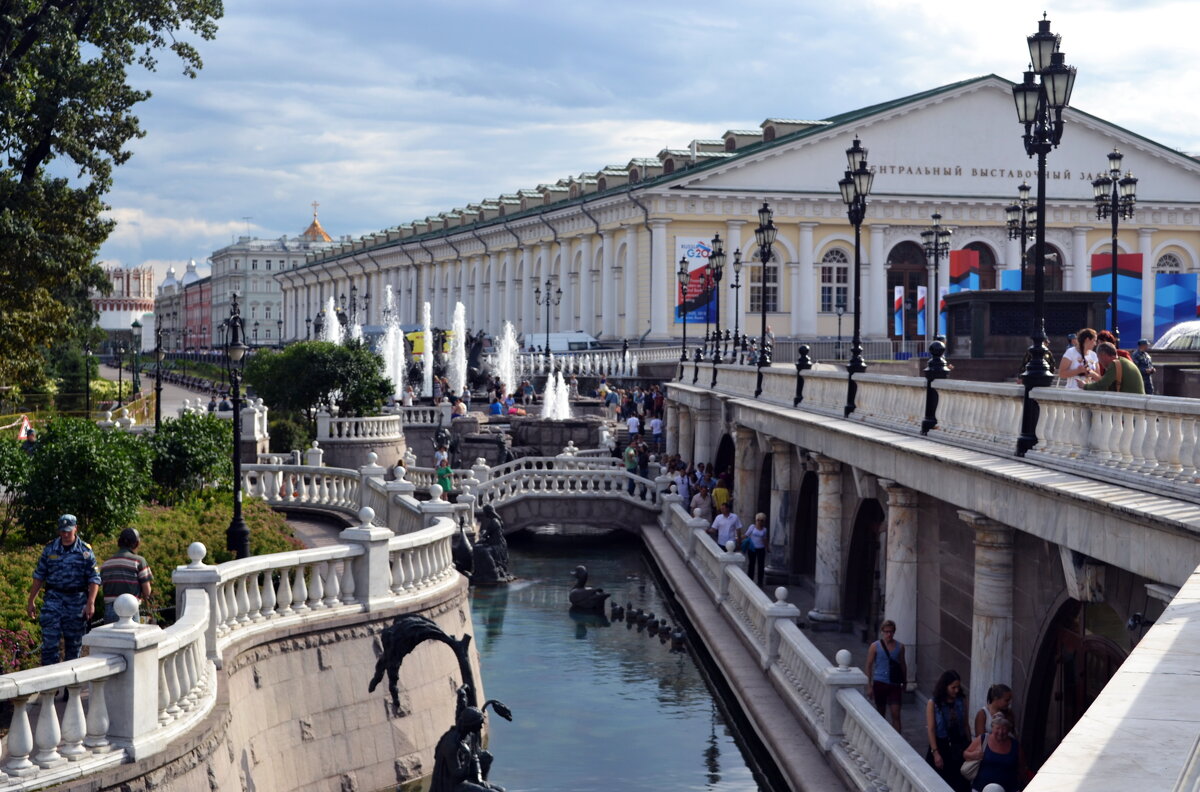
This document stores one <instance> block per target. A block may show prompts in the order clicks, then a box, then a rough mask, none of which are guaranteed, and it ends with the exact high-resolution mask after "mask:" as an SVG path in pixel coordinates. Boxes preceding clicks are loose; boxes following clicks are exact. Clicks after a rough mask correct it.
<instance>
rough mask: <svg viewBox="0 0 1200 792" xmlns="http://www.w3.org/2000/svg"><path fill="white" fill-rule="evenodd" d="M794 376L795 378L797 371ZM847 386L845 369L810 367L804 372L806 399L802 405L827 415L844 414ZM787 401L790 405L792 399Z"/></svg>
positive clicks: (804, 407)
mask: <svg viewBox="0 0 1200 792" xmlns="http://www.w3.org/2000/svg"><path fill="white" fill-rule="evenodd" d="M859 376H860V377H861V376H862V375H859ZM792 378H793V379H794V378H795V372H793V373H792ZM846 388H847V385H846V373H845V372H844V371H815V370H813V369H809V370H808V371H806V372H804V401H803V402H801V403H800V407H801V408H803V409H805V410H813V411H814V412H819V413H825V414H826V415H843V414H844V413H845V411H846ZM787 403H788V404H789V405H790V404H791V401H790V400H789V401H788V402H787Z"/></svg>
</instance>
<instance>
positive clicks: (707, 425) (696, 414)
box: [691, 409, 713, 464]
mask: <svg viewBox="0 0 1200 792" xmlns="http://www.w3.org/2000/svg"><path fill="white" fill-rule="evenodd" d="M692 424H693V429H692V436H693V438H694V442H695V444H696V448H695V451H693V452H692V456H691V460H692V461H694V462H696V463H697V464H699V463H701V462H703V463H705V464H708V463H710V462H712V461H713V446H712V435H713V414H712V410H703V409H702V410H692Z"/></svg>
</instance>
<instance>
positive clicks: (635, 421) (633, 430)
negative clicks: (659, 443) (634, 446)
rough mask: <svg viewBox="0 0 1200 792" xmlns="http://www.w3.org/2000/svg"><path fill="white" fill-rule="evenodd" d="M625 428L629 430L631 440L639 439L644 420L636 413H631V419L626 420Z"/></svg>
mask: <svg viewBox="0 0 1200 792" xmlns="http://www.w3.org/2000/svg"><path fill="white" fill-rule="evenodd" d="M625 428H627V429H628V430H629V439H630V440H633V439H635V438H637V436H638V434H640V433H641V430H642V420H641V419H640V418H638V416H637V413H636V412H631V413H630V414H629V417H628V418H626V419H625Z"/></svg>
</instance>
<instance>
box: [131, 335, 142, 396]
mask: <svg viewBox="0 0 1200 792" xmlns="http://www.w3.org/2000/svg"><path fill="white" fill-rule="evenodd" d="M131 327H132V328H133V333H132V336H133V344H132V346H133V348H132V349H131V350H129V397H130V398H133V396H134V394H136V393H139V392H140V391H141V389H142V383H141V377H139V376H138V364H139V362H140V361H139V359H138V357H139V355H140V354H141V349H142V323H141V322H139V321H138V320H137V319H134V320H133V324H132V325H131Z"/></svg>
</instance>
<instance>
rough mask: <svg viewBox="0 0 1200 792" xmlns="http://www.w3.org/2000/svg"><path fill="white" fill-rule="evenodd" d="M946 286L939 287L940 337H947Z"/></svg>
mask: <svg viewBox="0 0 1200 792" xmlns="http://www.w3.org/2000/svg"><path fill="white" fill-rule="evenodd" d="M948 291H949V290H948V289H947V288H946V287H945V286H939V287H938V331H937V334H938V335H942V336H944V335H946V293H947V292H948Z"/></svg>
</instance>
